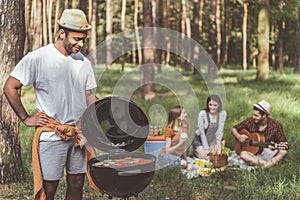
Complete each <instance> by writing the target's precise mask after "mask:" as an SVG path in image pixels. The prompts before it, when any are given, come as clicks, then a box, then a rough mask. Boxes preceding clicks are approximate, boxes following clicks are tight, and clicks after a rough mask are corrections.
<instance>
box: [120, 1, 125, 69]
mask: <svg viewBox="0 0 300 200" xmlns="http://www.w3.org/2000/svg"><path fill="white" fill-rule="evenodd" d="M125 15H126V0H122V11H121V30H122V32H124V31H125ZM124 39H125V38H124V37H122V40H123V44H124V42H125V41H124ZM124 53H125V51H124V45H122V55H121V56H120V60H121V62H122V72H123V71H124V68H125V58H126V57H125V54H124Z"/></svg>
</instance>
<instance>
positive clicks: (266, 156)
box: [256, 148, 278, 161]
mask: <svg viewBox="0 0 300 200" xmlns="http://www.w3.org/2000/svg"><path fill="white" fill-rule="evenodd" d="M277 153H278V150H271V149H269V148H264V150H263V151H262V152H261V153H260V154H257V155H256V156H257V157H258V158H261V159H263V160H266V161H268V160H271V159H272V158H273V157H274V156H275V155H276V154H277Z"/></svg>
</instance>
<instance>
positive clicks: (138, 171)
mask: <svg viewBox="0 0 300 200" xmlns="http://www.w3.org/2000/svg"><path fill="white" fill-rule="evenodd" d="M141 173H142V171H141V170H140V169H136V170H129V171H123V172H118V175H119V176H134V175H138V174H141Z"/></svg>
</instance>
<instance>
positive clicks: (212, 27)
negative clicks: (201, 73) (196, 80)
mask: <svg viewBox="0 0 300 200" xmlns="http://www.w3.org/2000/svg"><path fill="white" fill-rule="evenodd" d="M216 11H217V0H211V1H210V19H209V36H208V43H209V44H208V45H209V46H208V53H209V54H210V56H211V58H212V60H213V61H214V62H217V39H216V37H217V27H216ZM208 75H209V77H210V78H216V77H217V70H216V66H215V64H214V63H213V62H210V63H209V65H208Z"/></svg>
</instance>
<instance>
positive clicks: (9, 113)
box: [0, 0, 25, 184]
mask: <svg viewBox="0 0 300 200" xmlns="http://www.w3.org/2000/svg"><path fill="white" fill-rule="evenodd" d="M0 16H3V17H1V18H0V24H1V26H2V28H1V29H0V38H1V42H0V51H1V54H0V66H1V68H0V73H1V75H2V77H1V79H0V108H1V109H0V182H1V183H2V184H3V183H8V182H17V181H21V180H24V178H25V177H24V170H23V163H22V159H21V144H20V137H19V121H18V118H17V116H16V114H15V113H14V111H13V110H12V108H11V106H10V105H9V103H8V101H7V99H6V98H4V95H3V86H4V82H5V81H6V79H7V78H8V76H9V74H10V72H11V71H12V69H13V68H14V67H15V65H16V64H17V62H18V61H19V60H20V59H21V58H22V56H23V49H24V39H25V21H24V1H23V0H10V1H0ZM3 27H5V28H3Z"/></svg>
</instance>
